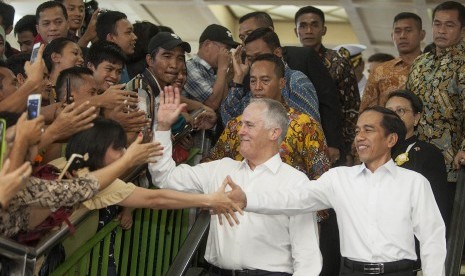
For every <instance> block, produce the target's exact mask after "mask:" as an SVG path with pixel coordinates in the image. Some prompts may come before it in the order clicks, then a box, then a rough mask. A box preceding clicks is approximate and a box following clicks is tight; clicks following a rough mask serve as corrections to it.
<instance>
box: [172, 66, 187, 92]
mask: <svg viewBox="0 0 465 276" xmlns="http://www.w3.org/2000/svg"><path fill="white" fill-rule="evenodd" d="M186 81H187V68H186V66H185V65H184V66H183V67H182V69H181V71H179V73H178V76H177V77H176V79H175V80H174V83H173V86H174V87H177V88H179V90H182V88H183V87H184V84H186Z"/></svg>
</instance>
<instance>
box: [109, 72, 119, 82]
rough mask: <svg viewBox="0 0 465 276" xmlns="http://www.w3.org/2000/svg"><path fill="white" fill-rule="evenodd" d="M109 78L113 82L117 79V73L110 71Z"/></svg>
mask: <svg viewBox="0 0 465 276" xmlns="http://www.w3.org/2000/svg"><path fill="white" fill-rule="evenodd" d="M110 77H111V78H112V79H115V80H116V79H117V78H118V73H117V72H116V70H112V71H111V72H110Z"/></svg>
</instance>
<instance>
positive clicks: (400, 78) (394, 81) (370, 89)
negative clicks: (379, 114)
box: [360, 57, 411, 111]
mask: <svg viewBox="0 0 465 276" xmlns="http://www.w3.org/2000/svg"><path fill="white" fill-rule="evenodd" d="M410 67H411V64H408V63H406V62H404V61H403V60H402V59H401V58H400V57H399V58H395V59H393V60H390V61H386V62H383V63H382V64H380V65H378V66H377V67H376V68H375V70H373V72H372V73H370V76H369V77H368V83H367V85H366V86H365V91H364V92H363V97H362V102H361V103H360V111H363V110H364V109H365V108H367V107H370V106H375V105H380V106H384V105H385V104H386V102H387V99H388V96H389V94H390V93H391V92H393V91H395V90H399V89H404V88H405V83H406V82H407V77H408V73H409V72H410Z"/></svg>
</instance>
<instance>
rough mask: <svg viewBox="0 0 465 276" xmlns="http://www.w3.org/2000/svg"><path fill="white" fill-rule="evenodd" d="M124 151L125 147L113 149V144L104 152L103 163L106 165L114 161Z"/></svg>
mask: <svg viewBox="0 0 465 276" xmlns="http://www.w3.org/2000/svg"><path fill="white" fill-rule="evenodd" d="M125 152H126V149H125V148H119V149H115V148H113V144H112V145H111V146H110V147H109V148H108V149H107V152H106V153H105V157H104V158H103V165H104V166H108V165H110V164H111V163H113V162H115V161H116V160H118V159H120V158H121V157H122V156H123V154H124V153H125Z"/></svg>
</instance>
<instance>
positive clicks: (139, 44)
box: [128, 21, 160, 62]
mask: <svg viewBox="0 0 465 276" xmlns="http://www.w3.org/2000/svg"><path fill="white" fill-rule="evenodd" d="M132 26H133V28H134V34H135V35H136V36H137V40H136V45H135V46H134V54H132V55H130V56H129V57H128V60H129V61H133V62H134V61H138V60H141V59H145V56H146V55H147V54H148V45H149V42H150V39H151V38H152V37H154V36H155V35H156V34H158V32H160V27H157V25H155V24H153V23H151V22H148V21H143V22H136V23H134V24H132Z"/></svg>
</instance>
